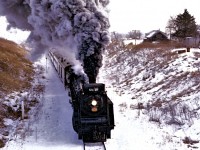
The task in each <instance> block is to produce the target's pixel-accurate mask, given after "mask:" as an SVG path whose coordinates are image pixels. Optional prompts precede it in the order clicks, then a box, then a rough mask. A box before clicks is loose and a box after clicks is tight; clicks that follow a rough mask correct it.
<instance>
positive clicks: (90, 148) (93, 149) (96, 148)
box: [83, 142, 106, 150]
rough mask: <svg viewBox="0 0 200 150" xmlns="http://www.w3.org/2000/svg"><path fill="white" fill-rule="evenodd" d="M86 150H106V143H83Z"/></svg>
mask: <svg viewBox="0 0 200 150" xmlns="http://www.w3.org/2000/svg"><path fill="white" fill-rule="evenodd" d="M83 147H84V150H106V146H105V144H104V142H98V143H83Z"/></svg>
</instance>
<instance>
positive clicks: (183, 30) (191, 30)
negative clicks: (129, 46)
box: [111, 9, 200, 40]
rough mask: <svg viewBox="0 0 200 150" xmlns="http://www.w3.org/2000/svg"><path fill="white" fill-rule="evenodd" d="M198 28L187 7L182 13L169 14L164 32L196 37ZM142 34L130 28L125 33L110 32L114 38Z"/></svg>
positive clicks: (183, 37) (136, 36)
mask: <svg viewBox="0 0 200 150" xmlns="http://www.w3.org/2000/svg"><path fill="white" fill-rule="evenodd" d="M198 29H200V25H197V24H196V21H195V18H194V16H192V15H191V14H190V13H189V12H188V10H187V9H185V10H184V12H183V13H182V14H178V15H177V16H170V19H169V20H168V22H167V26H166V31H165V32H166V33H167V34H168V35H170V39H171V38H177V39H180V40H182V39H185V38H186V37H197V36H198V35H199V33H198ZM143 36H144V34H142V32H141V31H140V30H132V31H130V32H128V33H127V34H121V33H118V32H112V33H111V38H112V39H115V40H121V39H124V38H126V39H141V38H142V37H143Z"/></svg>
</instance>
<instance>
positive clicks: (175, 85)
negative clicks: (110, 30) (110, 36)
mask: <svg viewBox="0 0 200 150" xmlns="http://www.w3.org/2000/svg"><path fill="white" fill-rule="evenodd" d="M179 53H180V54H179ZM199 67H200V49H193V48H192V49H190V51H188V52H187V51H186V48H183V47H182V48H181V46H180V45H177V44H176V43H173V44H172V43H145V44H144V43H143V44H139V45H137V46H134V45H131V44H129V45H124V44H122V43H117V42H115V43H112V44H111V45H110V46H109V47H108V49H107V51H106V52H105V56H104V66H103V68H102V71H101V73H102V74H101V75H102V76H103V79H102V81H103V82H106V83H107V84H110V85H109V86H108V87H110V88H111V87H114V89H115V92H116V93H117V94H118V95H119V97H121V99H120V100H119V101H117V102H116V103H115V104H117V106H116V107H117V108H118V109H119V111H120V112H121V114H122V116H124V118H125V119H124V120H126V124H131V123H132V124H133V126H132V127H131V126H130V128H131V129H132V130H133V131H134V130H136V129H135V128H134V126H135V125H134V124H135V123H136V124H137V122H138V121H139V122H141V123H140V124H141V127H139V128H138V129H137V130H138V131H139V129H140V128H143V126H144V124H146V126H149V127H151V126H152V125H154V124H156V125H157V128H158V130H157V131H154V134H152V133H151V132H152V131H148V133H146V139H148V137H149V140H150V139H151V140H150V141H151V142H150V143H151V145H152V147H153V145H154V144H153V143H157V144H155V145H158V147H160V149H170V146H172V147H174V148H177V149H179V148H180V147H183V146H182V144H184V143H186V144H188V147H195V146H196V145H195V146H194V145H193V144H194V143H195V142H196V143H199V140H200V137H199V134H200V132H199V129H197V128H196V127H197V126H198V124H199V123H200V122H199V121H200V115H199V114H200V95H199V89H200V68H199ZM108 81H109V83H108ZM115 101H116V100H115ZM137 118H138V119H137ZM131 120H132V121H131ZM119 124H120V122H119ZM130 128H129V129H130ZM144 128H145V129H144V130H147V128H146V127H144ZM169 129H170V130H169ZM151 130H153V129H151ZM171 131H172V132H171ZM118 132H120V131H118ZM157 132H159V134H157ZM121 134H123V133H121ZM129 134H130V135H131V136H133V135H134V134H131V133H129ZM139 134H142V133H139ZM148 134H150V135H148ZM156 134H157V135H156ZM160 136H161V137H162V138H159V137H160ZM138 138H139V136H138ZM149 140H147V141H149ZM127 141H128V140H127ZM144 141H145V139H144ZM130 145H131V143H130ZM165 145H168V146H167V147H166V146H165ZM127 148H128V147H127ZM140 148H141V149H144V147H140ZM128 149H130V148H128Z"/></svg>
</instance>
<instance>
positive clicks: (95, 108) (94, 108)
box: [91, 99, 98, 112]
mask: <svg viewBox="0 0 200 150" xmlns="http://www.w3.org/2000/svg"><path fill="white" fill-rule="evenodd" d="M97 104H98V102H97V101H96V100H95V99H93V100H92V101H91V105H92V108H91V111H92V112H97V111H98V108H97Z"/></svg>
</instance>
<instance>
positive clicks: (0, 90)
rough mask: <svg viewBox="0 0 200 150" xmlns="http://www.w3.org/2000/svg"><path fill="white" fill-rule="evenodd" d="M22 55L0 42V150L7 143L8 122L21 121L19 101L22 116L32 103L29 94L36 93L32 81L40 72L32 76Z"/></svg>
mask: <svg viewBox="0 0 200 150" xmlns="http://www.w3.org/2000/svg"><path fill="white" fill-rule="evenodd" d="M26 54H27V51H26V50H25V49H24V48H23V47H21V46H19V45H17V44H16V43H14V42H12V41H8V40H5V39H2V38H0V147H2V146H4V144H5V142H6V141H7V140H8V139H7V138H8V135H9V133H10V129H12V127H11V126H10V124H9V123H8V122H11V121H16V120H17V119H19V118H20V117H21V101H22V100H23V101H24V103H25V112H28V111H29V110H30V106H31V105H34V103H35V101H36V100H35V96H34V95H33V93H34V92H33V91H34V90H37V89H38V88H37V86H38V84H35V81H34V78H35V75H37V74H38V73H39V72H40V71H38V72H37V73H36V72H35V71H36V68H37V67H35V66H33V65H32V63H31V62H30V61H29V60H28V59H27V58H26ZM38 70H39V69H38ZM33 89H34V90H33ZM30 91H32V92H31V93H30ZM31 96H32V98H30V97H31ZM13 125H14V124H13Z"/></svg>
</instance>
